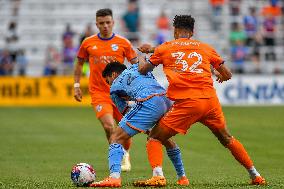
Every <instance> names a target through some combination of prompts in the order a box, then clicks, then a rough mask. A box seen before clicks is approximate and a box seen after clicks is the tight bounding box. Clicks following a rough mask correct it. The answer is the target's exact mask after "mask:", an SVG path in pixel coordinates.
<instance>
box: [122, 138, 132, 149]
mask: <svg viewBox="0 0 284 189" xmlns="http://www.w3.org/2000/svg"><path fill="white" fill-rule="evenodd" d="M131 144H132V140H131V138H130V139H128V140H127V141H126V142H125V143H124V145H123V147H124V149H125V150H126V151H128V150H129V148H130V146H131Z"/></svg>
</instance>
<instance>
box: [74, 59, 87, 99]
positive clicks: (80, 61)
mask: <svg viewBox="0 0 284 189" xmlns="http://www.w3.org/2000/svg"><path fill="white" fill-rule="evenodd" d="M84 62H85V60H84V59H82V58H78V61H77V64H76V66H75V70H74V98H75V99H76V100H77V101H78V102H81V101H82V91H81V88H80V79H81V75H82V68H83V65H84Z"/></svg>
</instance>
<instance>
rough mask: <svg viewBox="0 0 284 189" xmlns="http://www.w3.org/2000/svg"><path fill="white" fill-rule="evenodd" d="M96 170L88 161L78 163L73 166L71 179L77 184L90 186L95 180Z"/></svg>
mask: <svg viewBox="0 0 284 189" xmlns="http://www.w3.org/2000/svg"><path fill="white" fill-rule="evenodd" d="M95 179H96V172H95V170H94V168H93V167H92V166H91V165H89V164H87V163H78V164H76V165H75V166H73V168H72V171H71V180H72V181H73V183H74V184H75V185H76V186H88V185H89V184H90V183H92V182H93V181H95Z"/></svg>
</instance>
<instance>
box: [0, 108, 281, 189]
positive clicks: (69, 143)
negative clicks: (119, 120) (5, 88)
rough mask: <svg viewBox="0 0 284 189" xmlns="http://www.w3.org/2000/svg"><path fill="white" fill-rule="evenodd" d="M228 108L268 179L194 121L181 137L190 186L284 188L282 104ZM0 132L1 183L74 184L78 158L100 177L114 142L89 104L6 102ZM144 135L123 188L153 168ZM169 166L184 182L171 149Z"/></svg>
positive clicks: (233, 127) (170, 174)
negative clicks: (255, 180)
mask: <svg viewBox="0 0 284 189" xmlns="http://www.w3.org/2000/svg"><path fill="white" fill-rule="evenodd" d="M224 112H225V115H226V118H227V123H228V127H229V129H230V131H231V133H232V134H233V135H234V136H235V137H236V138H238V139H239V140H240V141H241V142H242V143H243V145H244V146H245V147H246V148H247V150H248V152H249V154H250V156H251V157H252V159H253V160H254V163H255V166H256V167H257V169H258V170H259V171H260V173H261V174H262V175H263V176H265V178H266V179H267V181H268V183H269V184H268V186H264V187H257V186H249V185H248V181H249V178H248V174H247V172H246V171H245V170H244V168H243V167H241V166H240V165H239V164H238V163H237V162H236V161H235V159H234V158H233V157H232V156H231V154H230V153H229V152H228V150H227V149H225V148H223V146H222V145H221V144H219V142H218V141H217V140H216V139H215V137H214V136H213V135H212V134H211V132H210V131H209V130H208V129H207V128H205V127H203V126H201V125H195V126H193V127H192V128H191V130H190V132H189V133H188V134H187V135H185V136H177V137H175V139H176V141H177V143H178V144H179V146H180V147H181V150H182V153H183V160H184V164H185V168H186V173H187V175H188V177H189V179H190V182H191V186H190V187H189V188H275V189H280V188H284V163H283V161H284V142H283V141H284V131H283V130H284V107H248V108H244V107H225V108H224ZM0 139H1V142H0V188H29V189H30V188H49V189H50V188H76V187H75V186H73V184H72V183H71V180H70V171H71V168H72V166H73V165H74V164H76V163H79V162H86V163H90V164H92V165H93V166H94V168H95V169H96V173H97V179H102V178H104V177H105V176H107V175H108V162H107V152H108V151H107V148H108V145H107V142H106V139H105V136H104V132H103V130H102V127H101V126H100V124H99V122H98V121H97V120H96V117H95V114H94V112H92V110H91V108H0ZM145 141H146V137H145V135H142V134H140V135H137V136H136V137H134V143H133V146H132V150H131V160H132V171H131V172H129V173H123V174H122V177H123V186H124V188H132V182H133V181H134V180H135V179H141V178H148V177H150V176H151V174H152V173H151V169H150V166H149V164H148V162H147V157H146V153H145V152H146V148H145ZM164 173H165V175H166V177H167V179H168V183H169V184H168V186H167V188H178V186H176V185H175V182H176V178H175V172H174V169H173V167H172V165H171V164H170V161H169V160H168V158H167V157H166V156H165V158H164Z"/></svg>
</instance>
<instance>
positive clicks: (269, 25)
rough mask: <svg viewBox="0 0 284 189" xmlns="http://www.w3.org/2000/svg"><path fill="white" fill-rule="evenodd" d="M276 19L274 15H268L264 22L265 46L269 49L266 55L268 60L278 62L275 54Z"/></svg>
mask: <svg viewBox="0 0 284 189" xmlns="http://www.w3.org/2000/svg"><path fill="white" fill-rule="evenodd" d="M276 24H277V23H276V18H275V17H274V16H273V15H271V14H270V15H267V16H265V18H264V21H263V36H264V45H265V46H266V47H268V48H267V49H266V53H265V59H266V60H272V61H276V54H275V52H274V46H275V35H276Z"/></svg>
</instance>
